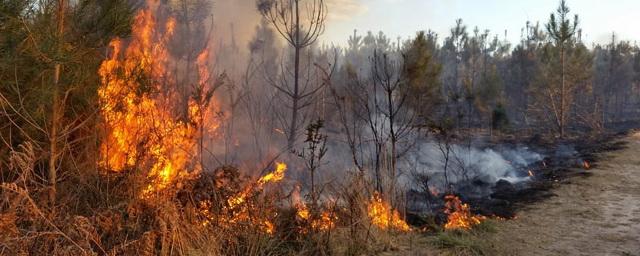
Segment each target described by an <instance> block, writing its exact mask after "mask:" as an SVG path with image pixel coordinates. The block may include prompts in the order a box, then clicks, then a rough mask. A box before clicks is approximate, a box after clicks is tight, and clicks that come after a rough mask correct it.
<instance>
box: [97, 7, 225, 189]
mask: <svg viewBox="0 0 640 256" xmlns="http://www.w3.org/2000/svg"><path fill="white" fill-rule="evenodd" d="M149 6H150V7H149V9H146V10H141V11H139V12H138V14H137V15H136V17H135V20H134V24H133V28H132V38H131V40H130V41H129V43H128V44H125V43H124V42H123V41H122V40H120V39H114V40H113V41H112V42H111V43H110V47H111V48H112V54H111V56H110V58H109V59H107V60H105V61H103V63H102V65H101V66H100V69H99V75H100V77H101V84H100V87H99V88H98V97H99V101H100V104H101V106H100V113H101V115H102V117H103V119H104V122H105V128H106V129H105V130H106V135H105V138H104V139H103V141H102V143H101V145H100V153H101V154H100V159H99V160H98V164H99V166H101V167H102V168H105V169H107V170H110V171H115V172H123V171H125V170H134V169H141V170H147V172H146V173H145V174H146V176H147V177H148V178H149V179H150V184H148V186H147V188H146V189H145V191H144V194H149V193H150V192H154V191H160V190H163V189H165V188H167V187H168V186H170V185H172V184H175V182H176V181H178V180H180V179H183V178H187V177H194V176H195V175H197V173H198V172H199V170H200V166H198V165H197V164H195V163H193V161H192V160H193V159H194V152H196V145H197V127H199V126H202V125H204V120H203V118H201V117H202V115H196V114H198V113H202V112H204V110H203V109H201V108H202V107H203V106H202V105H199V104H195V103H194V102H193V100H190V102H189V110H188V117H187V118H188V120H189V121H181V119H180V118H177V117H176V115H175V114H174V112H176V109H175V107H176V106H175V105H176V104H175V102H178V99H179V96H178V95H177V94H176V92H175V87H176V83H175V81H174V76H173V75H172V74H171V73H170V72H169V71H168V70H169V69H168V65H169V63H170V61H171V59H172V58H171V57H170V54H169V52H168V50H167V47H166V44H167V41H168V40H169V39H170V38H171V37H172V36H173V34H174V31H175V27H176V21H175V19H173V18H169V19H168V20H167V21H166V22H165V23H164V24H163V25H161V26H158V24H157V23H158V22H157V19H156V17H155V14H154V11H153V10H152V9H153V6H154V4H153V3H149ZM156 7H157V6H156ZM207 54H208V53H207ZM206 56H208V55H206ZM206 56H204V57H202V58H200V57H199V58H198V62H199V63H197V64H198V67H199V68H200V70H201V71H204V69H206V68H205V67H204V66H203V65H200V64H201V62H202V63H205V58H206ZM201 73H202V72H201ZM203 75H204V74H200V76H201V79H203V77H202V76H203ZM206 75H208V73H206ZM206 79H207V80H208V79H209V78H208V76H207V77H206ZM199 117H200V118H199ZM214 127H216V126H215V125H214ZM187 169H189V170H192V171H191V172H188V171H187Z"/></svg>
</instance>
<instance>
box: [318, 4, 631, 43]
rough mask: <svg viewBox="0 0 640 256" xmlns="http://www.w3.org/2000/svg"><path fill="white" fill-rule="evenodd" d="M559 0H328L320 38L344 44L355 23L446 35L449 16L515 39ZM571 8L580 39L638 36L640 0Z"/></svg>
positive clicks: (405, 33) (393, 33) (362, 29)
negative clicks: (324, 29)
mask: <svg viewBox="0 0 640 256" xmlns="http://www.w3.org/2000/svg"><path fill="white" fill-rule="evenodd" d="M558 3H559V0H328V5H329V11H330V17H329V20H330V22H329V24H328V26H327V30H326V32H325V34H324V35H323V41H325V42H329V43H337V44H341V45H344V44H346V42H347V39H348V36H349V35H351V34H353V30H354V29H357V30H358V33H359V34H364V33H366V32H367V31H374V32H377V31H383V32H385V34H387V35H388V36H390V37H392V38H394V39H395V38H396V37H398V36H400V37H402V38H408V37H410V36H412V35H414V34H415V32H416V31H419V30H426V29H431V30H433V31H435V32H437V33H438V35H439V36H440V38H441V39H443V38H444V37H446V36H448V35H449V30H450V28H451V27H452V26H453V25H455V20H456V19H458V18H462V19H463V21H464V23H465V24H466V25H467V26H468V29H469V32H471V31H472V30H473V28H474V27H475V26H478V28H480V30H481V31H483V30H485V29H489V30H490V31H491V33H492V34H499V35H500V36H501V37H502V36H503V35H504V31H505V30H507V31H508V38H509V40H510V41H511V42H513V43H516V42H518V41H519V38H520V34H521V29H522V27H524V26H525V23H526V21H527V20H530V21H532V22H534V23H535V22H536V21H540V22H541V24H544V23H546V21H547V20H548V19H549V14H550V13H551V12H552V11H555V9H556V8H557V6H558ZM568 4H569V7H570V8H571V14H578V15H579V16H580V19H581V28H582V29H583V31H584V32H583V39H584V41H585V42H587V43H588V44H591V43H592V42H597V43H603V42H608V41H609V40H610V38H611V33H612V32H614V31H615V32H616V34H617V35H618V38H622V39H626V40H631V41H640V28H639V27H638V25H637V24H638V23H639V22H640V0H608V1H607V0H568Z"/></svg>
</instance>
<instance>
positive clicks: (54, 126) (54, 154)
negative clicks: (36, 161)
mask: <svg viewBox="0 0 640 256" xmlns="http://www.w3.org/2000/svg"><path fill="white" fill-rule="evenodd" d="M65 9H66V2H65V0H58V24H57V33H58V35H57V36H58V42H57V43H58V54H60V51H61V50H62V45H63V37H64V15H65V13H64V11H65ZM61 72H62V65H61V64H60V63H59V62H57V63H56V64H55V70H54V76H53V95H52V98H53V102H52V109H51V130H50V133H49V186H50V188H49V203H50V206H51V208H52V209H53V206H54V205H55V201H56V181H57V179H58V177H57V168H58V167H57V162H58V154H59V152H58V137H59V136H60V135H59V134H58V133H59V131H58V128H59V127H60V120H61V119H62V117H61V111H60V110H61V109H60V99H59V96H58V93H59V90H60V73H61Z"/></svg>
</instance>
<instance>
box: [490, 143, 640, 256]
mask: <svg viewBox="0 0 640 256" xmlns="http://www.w3.org/2000/svg"><path fill="white" fill-rule="evenodd" d="M627 140H628V142H629V143H628V145H627V148H626V149H623V150H621V151H617V152H611V153H607V154H605V155H604V156H603V157H602V159H601V160H600V162H599V164H598V167H596V168H594V169H592V170H591V172H592V173H593V176H591V177H588V178H579V177H578V178H573V179H571V180H570V181H569V183H570V184H560V185H558V186H557V187H556V188H554V190H553V192H554V193H556V194H557V196H556V197H552V198H550V199H548V200H545V201H543V202H539V203H536V204H533V205H531V206H529V207H527V208H526V209H523V210H522V211H521V212H519V213H518V219H516V220H512V221H506V222H501V223H499V224H498V232H497V233H496V234H495V235H493V236H492V238H491V243H492V244H493V246H494V247H495V248H496V249H498V251H499V254H501V255H634V256H640V133H639V134H636V135H634V136H631V137H629V138H628V139H627Z"/></svg>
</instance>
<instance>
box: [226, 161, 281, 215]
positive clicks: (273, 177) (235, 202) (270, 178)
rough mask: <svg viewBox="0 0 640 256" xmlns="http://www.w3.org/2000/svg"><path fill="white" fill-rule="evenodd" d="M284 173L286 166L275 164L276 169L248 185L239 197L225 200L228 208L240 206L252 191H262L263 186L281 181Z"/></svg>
mask: <svg viewBox="0 0 640 256" xmlns="http://www.w3.org/2000/svg"><path fill="white" fill-rule="evenodd" d="M286 171H287V164H285V163H276V169H275V170H274V171H273V172H271V173H268V174H266V175H264V176H262V177H260V179H258V181H257V182H256V183H255V184H250V185H248V186H246V187H245V189H244V190H243V191H242V193H240V194H239V195H237V196H235V197H232V198H229V200H227V203H228V204H229V207H230V208H235V207H237V206H239V205H242V204H243V203H244V202H245V201H246V199H247V197H248V196H249V195H250V194H251V192H252V191H260V190H262V188H263V187H264V185H265V184H267V183H277V182H279V181H281V180H282V179H284V175H285V172H286Z"/></svg>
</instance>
